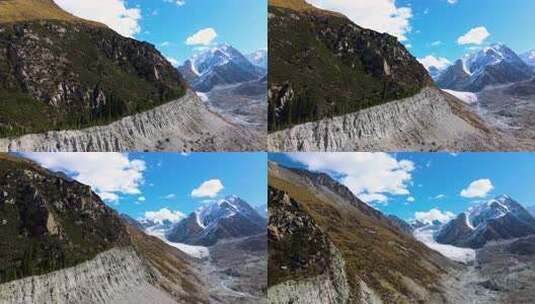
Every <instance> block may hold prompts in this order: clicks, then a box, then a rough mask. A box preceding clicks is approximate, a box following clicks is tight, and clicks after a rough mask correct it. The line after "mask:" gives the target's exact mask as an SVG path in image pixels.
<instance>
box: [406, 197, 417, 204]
mask: <svg viewBox="0 0 535 304" xmlns="http://www.w3.org/2000/svg"><path fill="white" fill-rule="evenodd" d="M414 201H416V199H415V198H414V197H413V196H409V197H407V202H409V203H414Z"/></svg>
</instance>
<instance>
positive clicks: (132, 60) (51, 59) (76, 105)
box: [0, 0, 186, 137]
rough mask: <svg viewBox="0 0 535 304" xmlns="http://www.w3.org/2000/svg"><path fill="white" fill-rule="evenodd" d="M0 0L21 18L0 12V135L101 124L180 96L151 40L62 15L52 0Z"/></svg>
mask: <svg viewBox="0 0 535 304" xmlns="http://www.w3.org/2000/svg"><path fill="white" fill-rule="evenodd" d="M2 2H3V3H4V4H2V5H3V6H7V7H9V10H10V11H12V12H13V13H12V15H15V16H18V15H16V14H17V13H20V16H21V17H20V18H15V17H12V16H11V17H10V16H6V15H2V14H0V50H2V51H1V52H0V98H1V99H2V101H3V102H2V104H0V137H6V136H14V135H21V134H27V133H36V132H43V131H49V130H56V129H78V128H83V127H88V126H93V125H101V124H105V123H109V122H111V121H114V120H117V119H119V118H121V117H125V116H128V115H131V114H133V113H138V112H142V111H145V110H148V109H151V108H154V107H156V106H158V105H161V104H163V103H166V102H168V101H171V100H174V99H178V98H180V97H182V96H184V94H185V92H186V85H185V83H184V82H183V81H182V79H181V76H180V74H179V73H178V71H176V69H174V68H173V66H172V65H171V64H170V63H169V62H168V61H167V60H166V59H165V58H164V57H163V56H162V55H161V54H160V53H159V52H158V51H157V50H156V49H155V48H154V46H152V45H150V44H148V43H145V42H139V41H136V40H133V39H129V38H125V37H122V36H120V35H119V34H117V33H115V32H114V31H112V30H111V29H109V28H107V27H105V26H102V25H99V24H95V23H93V22H84V21H82V20H80V19H78V18H74V17H71V18H68V14H67V13H65V12H63V11H62V10H61V9H59V8H58V7H57V6H56V5H55V4H54V3H53V1H52V0H50V1H45V0H33V1H29V0H4V1H2ZM47 3H48V6H47ZM33 5H35V7H32V6H33ZM41 6H45V7H46V6H47V9H45V8H43V10H42V11H41V12H39V14H37V12H35V14H36V15H35V16H34V15H33V14H30V15H32V16H27V15H26V13H25V11H26V10H27V9H28V8H29V7H32V8H31V11H35V10H36V8H38V7H41ZM57 15H66V16H67V17H65V18H56V16H57ZM1 17H5V19H1ZM23 17H28V18H27V19H22V18H23Z"/></svg>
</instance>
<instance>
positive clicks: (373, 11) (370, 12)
mask: <svg viewBox="0 0 535 304" xmlns="http://www.w3.org/2000/svg"><path fill="white" fill-rule="evenodd" d="M308 2H309V3H310V4H313V5H315V6H318V7H321V8H324V9H328V10H332V11H336V12H340V13H342V14H344V15H346V16H347V17H348V18H349V19H351V20H352V21H353V22H355V23H356V24H357V25H359V26H362V27H365V28H369V29H372V30H375V31H378V32H381V33H389V34H391V35H393V36H396V37H398V39H399V40H400V41H405V40H407V36H406V34H407V33H409V32H410V31H411V26H410V19H411V18H412V9H411V8H410V7H408V6H407V7H398V6H396V2H395V1H394V0H373V1H370V0H351V1H340V0H308Z"/></svg>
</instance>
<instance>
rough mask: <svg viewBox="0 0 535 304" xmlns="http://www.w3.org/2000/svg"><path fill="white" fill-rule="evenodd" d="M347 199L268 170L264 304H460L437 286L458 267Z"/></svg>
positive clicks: (314, 179) (328, 183)
mask: <svg viewBox="0 0 535 304" xmlns="http://www.w3.org/2000/svg"><path fill="white" fill-rule="evenodd" d="M350 193H351V192H350V191H349V189H347V188H346V187H344V186H343V185H340V184H338V183H337V182H336V181H335V180H333V179H332V178H330V177H328V176H326V175H324V174H316V173H311V172H307V171H303V170H293V169H286V168H283V167H280V166H278V165H276V164H270V165H269V192H268V194H269V197H268V201H269V208H270V209H269V212H270V219H269V225H268V241H269V243H268V244H269V259H270V260H269V266H268V267H269V274H270V276H269V281H268V285H269V288H268V298H269V302H270V303H460V302H456V301H458V295H454V292H452V291H451V290H449V289H448V288H447V287H445V286H443V284H442V277H443V276H447V275H448V274H449V273H450V271H454V270H455V269H456V268H457V266H455V265H454V263H452V262H451V261H449V260H447V259H446V258H444V257H443V256H441V255H440V254H438V253H437V252H434V251H432V250H430V249H429V248H427V247H426V246H425V245H423V244H421V243H419V242H417V241H416V240H415V239H414V238H412V236H410V235H409V234H407V233H404V232H402V231H401V230H399V229H397V228H396V227H394V226H393V225H392V224H391V222H390V220H389V219H387V218H386V217H385V216H384V215H382V214H381V213H380V212H378V211H376V210H373V208H371V207H370V206H367V205H366V204H365V203H363V202H362V201H360V200H359V199H358V198H356V197H354V196H351V197H349V194H350ZM305 240H306V241H305ZM450 296H451V298H450Z"/></svg>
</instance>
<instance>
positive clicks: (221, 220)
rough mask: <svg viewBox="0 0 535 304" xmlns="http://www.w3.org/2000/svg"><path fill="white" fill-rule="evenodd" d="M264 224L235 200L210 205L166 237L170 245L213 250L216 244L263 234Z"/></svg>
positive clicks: (234, 198)
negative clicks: (172, 243)
mask: <svg viewBox="0 0 535 304" xmlns="http://www.w3.org/2000/svg"><path fill="white" fill-rule="evenodd" d="M265 223H266V221H265V219H264V218H262V217H261V216H260V215H259V214H258V213H257V212H256V211H255V210H254V209H253V208H252V207H251V206H249V204H247V203H246V202H245V201H243V200H242V199H240V198H239V197H237V196H229V197H227V198H225V199H222V200H218V201H214V202H211V203H209V204H207V205H204V206H202V207H200V208H199V209H198V210H197V211H195V212H193V213H192V214H190V215H189V216H188V217H187V218H185V219H184V220H182V221H180V222H179V223H177V224H176V225H175V226H174V227H173V228H172V229H171V230H170V231H169V232H168V233H167V235H166V236H167V239H168V240H169V241H171V242H176V243H186V244H190V245H201V246H212V245H214V244H215V243H217V242H218V241H219V240H222V239H227V238H236V237H245V236H251V235H256V234H260V233H263V232H265V230H266V226H265V225H266V224H265Z"/></svg>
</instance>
